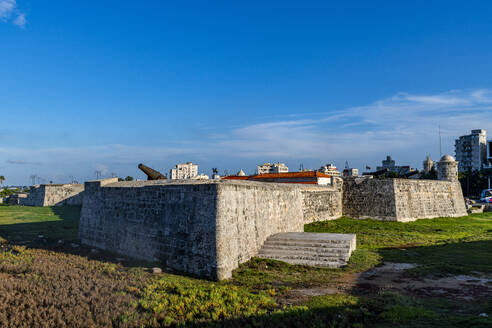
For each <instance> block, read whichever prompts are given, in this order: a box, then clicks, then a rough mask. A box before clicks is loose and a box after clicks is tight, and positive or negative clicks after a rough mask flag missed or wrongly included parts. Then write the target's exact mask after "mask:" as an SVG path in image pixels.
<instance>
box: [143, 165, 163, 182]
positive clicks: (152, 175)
mask: <svg viewBox="0 0 492 328" xmlns="http://www.w3.org/2000/svg"><path fill="white" fill-rule="evenodd" d="M138 168H139V169H140V170H142V171H143V173H145V174H147V180H166V179H167V177H166V176H165V175H164V174H162V173H161V172H159V171H156V170H154V169H152V168H150V167H148V166H145V165H143V164H142V163H140V164H138Z"/></svg>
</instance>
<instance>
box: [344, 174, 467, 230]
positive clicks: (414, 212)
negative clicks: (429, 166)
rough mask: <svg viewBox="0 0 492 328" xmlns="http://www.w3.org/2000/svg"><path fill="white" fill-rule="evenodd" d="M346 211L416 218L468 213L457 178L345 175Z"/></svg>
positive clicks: (375, 216)
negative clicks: (428, 178)
mask: <svg viewBox="0 0 492 328" xmlns="http://www.w3.org/2000/svg"><path fill="white" fill-rule="evenodd" d="M344 182H345V183H344V188H343V214H344V215H346V216H348V217H352V218H356V219H369V218H371V219H377V220H385V221H402V222H406V221H415V220H416V219H425V218H436V217H441V216H451V217H459V216H466V215H467V213H466V208H465V202H464V199H463V194H462V191H461V186H460V185H459V183H458V182H452V181H436V180H412V179H369V178H364V177H360V178H352V179H345V181H344Z"/></svg>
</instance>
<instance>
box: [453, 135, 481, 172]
mask: <svg viewBox="0 0 492 328" xmlns="http://www.w3.org/2000/svg"><path fill="white" fill-rule="evenodd" d="M454 149H455V153H456V161H458V171H459V172H466V171H475V170H481V169H482V168H483V166H484V165H486V164H487V132H486V131H485V130H482V129H477V130H472V131H471V134H468V135H464V136H461V137H459V138H458V139H456V142H455V144H454Z"/></svg>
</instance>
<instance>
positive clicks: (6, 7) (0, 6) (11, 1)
mask: <svg viewBox="0 0 492 328" xmlns="http://www.w3.org/2000/svg"><path fill="white" fill-rule="evenodd" d="M16 6H17V4H16V0H0V18H1V19H7V18H9V17H10V16H11V15H12V13H13V12H14V9H15V7H16Z"/></svg>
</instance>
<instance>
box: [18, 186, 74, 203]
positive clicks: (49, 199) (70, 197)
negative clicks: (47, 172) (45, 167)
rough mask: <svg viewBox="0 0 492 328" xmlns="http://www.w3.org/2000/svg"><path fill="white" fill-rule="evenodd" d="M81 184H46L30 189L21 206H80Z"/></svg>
mask: <svg viewBox="0 0 492 328" xmlns="http://www.w3.org/2000/svg"><path fill="white" fill-rule="evenodd" d="M83 191H84V185H82V184H46V185H36V186H34V187H32V188H31V190H30V192H29V196H28V197H27V198H26V199H23V200H22V202H21V204H22V205H28V206H60V205H82V194H83Z"/></svg>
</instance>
